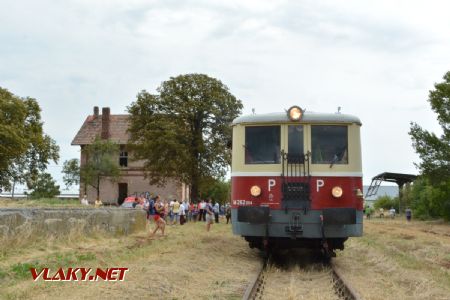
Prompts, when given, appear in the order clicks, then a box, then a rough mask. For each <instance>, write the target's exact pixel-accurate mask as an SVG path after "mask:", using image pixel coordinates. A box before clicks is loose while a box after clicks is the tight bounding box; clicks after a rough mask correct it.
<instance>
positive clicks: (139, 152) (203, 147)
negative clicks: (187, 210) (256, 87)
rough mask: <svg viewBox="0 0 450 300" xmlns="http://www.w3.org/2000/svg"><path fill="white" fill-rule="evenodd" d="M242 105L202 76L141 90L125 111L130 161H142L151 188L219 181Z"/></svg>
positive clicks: (195, 193) (193, 187)
mask: <svg viewBox="0 0 450 300" xmlns="http://www.w3.org/2000/svg"><path fill="white" fill-rule="evenodd" d="M241 110H242V103H241V101H240V100H239V99H236V97H235V96H233V95H232V94H231V93H230V91H229V90H228V87H227V86H225V85H224V84H223V83H222V82H221V81H219V80H217V79H215V78H211V77H209V76H207V75H204V74H187V75H179V76H177V77H171V78H170V79H169V80H167V81H164V82H163V83H162V84H161V85H160V86H159V87H158V88H157V94H150V93H148V92H147V91H142V92H140V93H139V94H138V96H137V99H136V101H135V102H133V103H131V105H130V106H129V107H128V112H129V113H130V116H131V117H130V127H129V132H130V144H131V146H132V147H131V148H132V149H133V151H134V152H133V154H134V158H135V159H138V160H143V161H144V168H145V171H146V173H147V175H148V176H149V179H150V182H151V183H152V184H163V183H164V182H165V181H166V180H167V179H169V178H176V179H178V180H179V181H181V182H184V183H187V184H189V185H190V193H191V195H190V199H192V200H198V197H199V192H201V189H200V185H201V184H202V182H203V181H205V180H209V178H215V179H218V178H222V177H223V176H225V174H226V170H227V168H228V167H229V165H230V163H231V151H230V147H229V145H230V143H231V127H230V124H231V122H232V121H233V119H234V118H236V117H237V116H239V115H240V113H241Z"/></svg>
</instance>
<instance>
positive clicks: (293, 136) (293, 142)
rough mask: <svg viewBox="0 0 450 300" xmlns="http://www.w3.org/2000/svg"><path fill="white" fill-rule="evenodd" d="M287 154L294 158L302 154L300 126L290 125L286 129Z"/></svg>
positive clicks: (301, 129) (301, 128) (301, 130)
mask: <svg viewBox="0 0 450 300" xmlns="http://www.w3.org/2000/svg"><path fill="white" fill-rule="evenodd" d="M288 154H289V155H290V156H295V157H299V156H300V155H303V154H304V152H303V126H302V125H290V126H289V127H288Z"/></svg>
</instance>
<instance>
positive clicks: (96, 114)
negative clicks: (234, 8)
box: [94, 106, 98, 119]
mask: <svg viewBox="0 0 450 300" xmlns="http://www.w3.org/2000/svg"><path fill="white" fill-rule="evenodd" d="M97 118H98V106H94V119H97Z"/></svg>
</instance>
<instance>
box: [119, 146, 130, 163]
mask: <svg viewBox="0 0 450 300" xmlns="http://www.w3.org/2000/svg"><path fill="white" fill-rule="evenodd" d="M119 165H120V166H121V167H128V152H127V151H126V150H125V148H123V147H120V155H119Z"/></svg>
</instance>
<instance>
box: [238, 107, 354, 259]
mask: <svg viewBox="0 0 450 300" xmlns="http://www.w3.org/2000/svg"><path fill="white" fill-rule="evenodd" d="M360 126H361V122H360V120H359V119H358V118H357V117H355V116H351V115H344V114H319V113H311V112H303V111H302V110H301V109H300V108H299V107H296V106H295V107H292V108H291V109H290V110H288V113H274V114H265V115H250V116H243V117H240V118H237V119H236V120H234V122H233V150H232V151H233V152H232V153H233V156H232V174H231V177H232V178H231V184H232V193H231V206H232V224H233V232H234V233H235V234H238V235H241V236H243V237H245V239H246V240H247V241H248V243H249V245H250V247H257V248H260V249H265V248H282V249H285V248H321V249H323V250H324V251H325V252H327V253H328V254H331V255H333V254H334V252H333V250H334V249H343V248H344V242H345V241H346V240H347V238H348V237H356V236H361V235H362V233H363V225H362V222H363V212H362V209H363V198H362V197H363V195H362V189H363V188H362V165H361V144H360Z"/></svg>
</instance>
